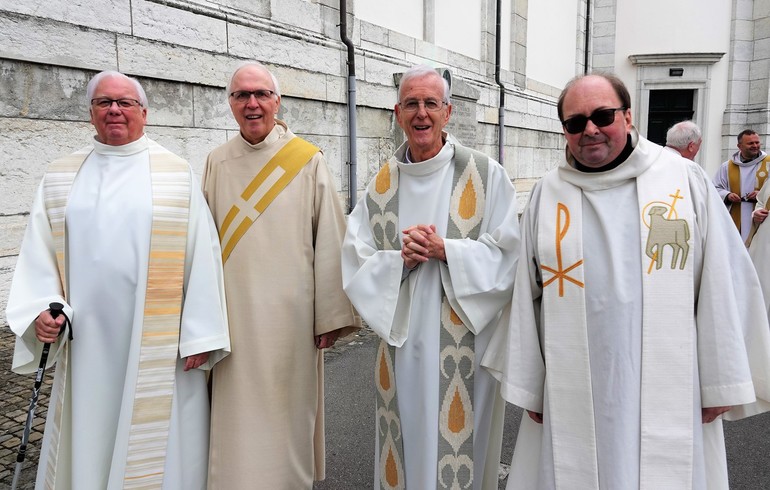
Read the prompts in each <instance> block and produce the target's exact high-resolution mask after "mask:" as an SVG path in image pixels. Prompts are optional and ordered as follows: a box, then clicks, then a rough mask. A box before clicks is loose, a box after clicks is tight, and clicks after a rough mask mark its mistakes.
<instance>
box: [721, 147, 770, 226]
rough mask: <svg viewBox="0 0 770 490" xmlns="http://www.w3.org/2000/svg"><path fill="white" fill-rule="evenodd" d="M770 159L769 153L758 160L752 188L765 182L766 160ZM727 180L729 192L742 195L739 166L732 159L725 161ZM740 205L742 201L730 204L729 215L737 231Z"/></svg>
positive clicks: (759, 186)
mask: <svg viewBox="0 0 770 490" xmlns="http://www.w3.org/2000/svg"><path fill="white" fill-rule="evenodd" d="M768 159H770V155H768V156H766V157H765V158H764V159H762V161H761V162H759V167H757V173H756V176H755V182H756V183H755V184H754V190H756V191H758V190H759V189H761V188H762V186H763V185H764V184H765V180H767V160H768ZM727 182H728V184H730V192H734V193H735V194H738V195H739V196H743V192H742V191H741V167H740V166H739V165H737V164H736V163H735V162H733V161H732V160H730V161H728V162H727ZM741 207H742V203H740V202H734V203H732V204H731V205H730V217H732V218H733V223H735V226H736V227H738V231H739V232H740V231H741Z"/></svg>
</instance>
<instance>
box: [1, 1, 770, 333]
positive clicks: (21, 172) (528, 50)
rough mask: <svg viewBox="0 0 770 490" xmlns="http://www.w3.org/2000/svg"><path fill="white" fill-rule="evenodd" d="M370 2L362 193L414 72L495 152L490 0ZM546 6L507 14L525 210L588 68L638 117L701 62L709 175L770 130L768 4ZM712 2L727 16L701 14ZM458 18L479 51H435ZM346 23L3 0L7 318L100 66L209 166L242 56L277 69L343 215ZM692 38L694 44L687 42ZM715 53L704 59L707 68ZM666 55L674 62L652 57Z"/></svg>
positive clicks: (163, 138)
mask: <svg viewBox="0 0 770 490" xmlns="http://www.w3.org/2000/svg"><path fill="white" fill-rule="evenodd" d="M372 1H374V0H347V11H348V26H349V29H348V31H349V36H350V37H351V39H352V42H353V44H354V46H355V56H356V79H357V87H356V97H357V109H356V114H357V118H358V121H357V155H356V157H357V158H356V159H357V162H358V170H357V179H356V182H355V183H354V186H355V188H356V191H357V192H360V191H361V190H363V189H364V187H365V185H366V183H367V182H368V181H369V180H370V179H371V178H372V176H373V175H374V174H375V172H376V171H377V169H378V167H379V165H380V163H381V162H382V161H383V159H385V158H386V157H387V156H389V155H390V154H391V153H392V151H393V150H394V147H395V145H396V144H398V142H400V141H401V140H402V138H403V136H402V134H401V131H400V129H399V128H398V125H397V124H396V123H395V121H394V118H393V113H392V108H393V105H394V104H395V102H396V90H397V87H396V82H395V80H394V76H393V75H394V74H395V73H400V72H403V71H405V70H406V69H407V68H408V67H410V66H412V65H414V64H417V63H427V64H430V65H432V66H436V67H438V68H442V69H447V70H449V71H450V72H451V75H452V79H453V81H454V82H453V103H454V106H455V114H454V116H453V121H452V123H451V126H450V130H451V131H452V132H453V133H455V134H459V135H461V141H463V143H464V144H466V145H469V146H473V147H475V148H477V149H479V150H481V151H484V152H486V153H488V154H489V155H492V156H495V157H496V156H497V155H498V148H497V141H498V101H499V87H498V85H497V84H496V82H495V76H494V66H495V31H496V18H495V16H496V1H495V0H473V1H467V2H462V1H458V0H446V1H438V0H410V2H409V3H408V5H409V8H410V9H414V10H415V11H416V12H418V13H420V15H421V17H420V19H421V22H422V24H421V25H417V27H413V28H412V29H413V31H414V32H411V33H410V34H409V35H407V34H404V33H402V32H399V31H398V25H395V26H394V25H391V27H390V28H388V27H383V26H382V25H377V23H378V19H377V17H376V16H372V15H364V13H365V12H369V11H367V10H366V9H369V8H372V5H373V4H372V3H371V2H372ZM538 1H539V2H545V3H546V4H547V9H546V11H545V16H546V17H543V15H544V14H543V13H542V12H543V7H542V5H543V4H542V3H540V4H537V6H538V9H535V6H536V4H534V3H532V2H531V1H530V0H502V5H503V10H501V11H502V12H504V13H505V15H504V16H503V18H502V24H503V28H504V29H503V33H504V36H503V37H504V39H502V41H501V42H502V45H503V46H502V48H503V49H502V53H503V60H502V67H503V71H502V73H501V79H502V82H503V83H504V84H505V87H506V97H505V148H504V159H503V160H504V161H503V163H504V166H505V168H506V170H507V171H508V174H509V176H510V177H511V179H512V180H513V181H514V184H515V185H516V187H517V188H518V190H519V191H520V203H521V205H522V206H523V205H524V203H525V200H526V197H527V194H528V190H529V189H530V188H531V186H532V184H533V183H534V182H535V181H536V180H537V179H538V178H539V177H541V176H542V175H543V173H544V172H545V171H546V170H547V169H549V168H551V167H552V166H554V165H555V164H556V162H557V161H558V160H559V158H560V157H561V154H562V151H563V150H562V148H563V139H562V135H561V126H560V124H559V122H558V120H557V116H556V97H557V96H558V94H559V92H560V90H561V88H562V86H563V83H564V82H566V80H567V78H568V77H569V76H572V75H574V74H579V73H583V71H584V69H585V65H586V60H587V61H588V63H587V64H588V67H589V68H593V69H603V70H608V71H615V72H616V73H618V74H619V75H620V76H621V77H622V78H623V79H624V81H625V82H626V84H627V85H628V86H629V89H630V90H631V91H632V92H633V93H632V96H633V97H634V109H633V110H634V120H635V121H638V122H640V123H644V121H645V114H644V112H643V111H644V108H645V101H646V99H645V97H649V91H650V90H652V89H655V88H660V87H668V86H675V85H676V83H683V81H682V80H681V79H680V80H672V79H670V78H668V77H669V75H668V71H667V70H668V67H669V66H678V63H679V64H681V63H683V62H687V63H690V64H689V65H686V69H685V78H687V77H690V78H688V79H686V80H684V82H686V83H688V84H689V85H686V86H687V87H692V88H693V89H694V90H696V91H697V94H698V95H697V97H698V99H697V101H696V102H697V104H696V105H697V108H696V119H697V120H698V122H699V123H700V124H701V126H702V127H703V129H704V141H705V142H704V144H705V145H706V146H705V149H704V150H702V152H703V154H702V155H701V157H700V158H702V160H701V161H700V163H701V164H702V165H704V167H705V168H706V169H707V170H708V171H709V172H711V169H712V168H713V169H715V168H716V167H715V165H718V162H719V161H721V160H722V159H723V158H724V157H725V156H726V155H727V153H728V152H729V151H730V150H731V149H732V148H734V146H735V145H734V136H735V135H736V134H737V133H738V132H739V131H740V130H741V129H743V127H745V126H750V127H752V128H753V129H755V130H757V131H759V132H760V134H762V135H766V134H767V133H768V128H767V126H768V114H769V113H770V112H769V111H768V106H769V105H770V101H769V100H768V99H769V98H770V96H769V95H768V94H770V89H769V88H768V79H769V78H770V77H769V76H768V70H769V67H770V47H769V46H770V42H768V40H770V27H768V26H770V22H769V21H768V19H770V0H754V1H752V0H729V2H727V3H730V5H729V6H727V5H725V1H724V0H702V1H698V0H683V1H682V2H677V3H676V4H675V5H676V6H677V7H676V8H678V9H680V10H682V11H685V10H686V11H688V12H689V13H692V15H694V16H695V17H696V21H694V22H691V23H689V24H688V23H686V22H685V23H682V26H681V29H682V30H676V29H673V28H668V27H665V28H663V27H661V26H660V25H659V23H660V22H663V20H665V16H663V17H662V15H663V13H662V14H661V16H657V17H654V16H651V17H650V19H649V20H644V19H641V18H640V16H639V15H638V12H637V11H635V10H634V9H637V8H641V7H639V6H638V5H640V4H639V2H635V1H634V0H538ZM704 2H705V4H714V5H720V6H722V7H720V8H721V9H722V10H719V11H718V12H717V11H716V10H715V9H709V8H708V7H703V5H704ZM396 3H398V2H396ZM575 4H576V5H575ZM652 4H655V5H652ZM685 4H686V5H685ZM404 5H407V4H404ZM413 5H417V7H413ZM665 5H672V6H673V5H674V4H671V3H670V2H669V3H668V4H667V3H666V2H665V1H664V0H651V2H650V8H656V9H660V8H663V6H665ZM566 7H569V8H566ZM463 8H466V9H467V8H474V9H477V10H478V9H480V16H479V15H478V12H475V13H474V15H473V16H467V17H468V18H469V19H470V18H471V17H472V19H473V23H474V24H473V25H469V26H468V28H467V29H462V28H460V29H455V27H452V29H453V30H452V31H451V33H450V34H451V35H452V36H459V37H460V38H461V39H462V41H463V42H468V43H473V46H474V49H469V50H464V52H465V53H466V54H461V53H459V52H457V51H453V50H452V49H449V48H447V47H445V46H442V45H441V42H442V41H441V40H442V39H443V40H444V42H445V43H446V39H447V38H448V37H447V32H442V31H441V30H442V28H443V24H442V22H445V21H446V22H448V21H447V19H449V20H452V22H456V21H457V20H458V18H459V19H460V20H462V19H463V17H464V12H463V11H462V9H463ZM688 9H689V10H688ZM709 10H714V12H713V13H710V12H709ZM560 11H561V12H562V13H564V15H567V14H569V15H573V14H574V13H575V12H576V15H574V17H575V18H574V21H573V20H568V21H567V22H565V23H564V24H559V25H560V26H561V25H565V26H567V27H566V28H559V29H554V28H553V25H554V24H553V21H552V19H553V15H554V13H556V12H560ZM339 12H340V9H339V0H24V1H18V0H0V80H2V83H0V152H1V153H2V155H3V158H2V159H0V176H1V177H2V178H0V196H2V198H0V307H2V310H3V311H4V309H5V308H4V306H5V300H6V297H7V290H8V287H9V282H10V278H11V275H12V271H13V266H14V263H15V260H16V255H17V253H18V249H19V245H20V243H21V239H22V235H23V231H24V227H25V223H26V219H27V215H26V213H27V212H28V210H29V208H30V204H31V201H32V197H33V193H34V190H35V188H36V186H37V183H38V182H39V180H40V177H41V175H42V173H43V170H44V168H45V165H46V164H47V162H48V161H50V160H51V159H53V158H55V157H57V156H60V155H64V154H67V153H69V152H71V151H72V150H75V149H77V148H79V147H82V146H84V145H85V144H87V143H88V140H89V138H90V137H91V135H92V134H93V131H92V129H91V127H90V124H89V123H88V119H89V118H88V108H87V103H86V101H85V88H86V83H87V82H88V80H89V78H90V77H91V76H93V74H94V73H96V72H98V71H101V70H105V69H113V70H119V71H121V72H124V73H126V74H129V75H131V76H134V77H137V78H138V79H139V80H140V81H141V82H142V83H143V85H144V86H145V89H146V91H147V95H148V98H149V117H148V127H147V133H148V134H149V135H150V136H151V137H152V138H154V139H155V140H157V141H158V142H159V143H161V144H163V145H164V146H166V147H168V148H170V149H171V150H173V151H175V152H177V153H179V154H181V155H182V156H184V157H186V158H187V159H189V160H190V161H191V163H192V164H193V166H194V167H195V168H196V170H197V171H200V170H201V168H202V165H203V161H204V159H205V156H206V154H207V153H208V152H209V151H210V150H211V149H212V148H214V147H215V146H218V145H220V144H222V143H224V142H225V141H227V140H228V139H229V138H230V137H231V136H233V135H234V134H235V131H237V125H236V123H235V121H234V119H233V118H232V117H231V115H230V113H229V109H228V106H227V103H226V96H225V93H224V87H225V84H226V80H227V77H228V76H229V74H230V73H231V71H232V69H233V68H234V67H235V66H236V65H237V64H238V63H239V62H240V61H242V60H245V59H256V60H259V61H261V62H263V63H265V64H267V65H268V66H269V67H270V68H271V69H272V70H273V71H274V73H275V74H276V76H277V77H278V79H279V81H280V83H281V90H282V93H283V99H282V110H281V114H280V117H281V118H282V119H285V120H286V121H287V122H288V124H289V125H290V127H291V128H292V130H293V131H294V132H295V133H297V134H299V135H301V136H303V137H305V138H307V139H308V140H310V141H311V142H313V143H315V144H317V145H319V146H320V147H321V148H323V149H324V152H325V154H326V156H327V160H328V162H329V165H330V168H331V170H332V172H333V175H334V176H335V179H336V184H337V186H338V189H339V191H340V199H342V200H344V201H345V202H346V204H347V195H348V189H349V183H348V175H349V172H348V165H347V162H348V161H349V156H348V122H347V119H348V110H347V106H346V99H347V63H346V61H347V54H346V51H345V46H344V44H343V43H342V42H341V40H340V35H339V27H338V25H339V23H340V18H339V17H340V14H339ZM369 13H371V12H369ZM410 15H411V14H410ZM709 15H711V17H709ZM452 16H454V18H453V17H452ZM363 18H366V19H368V20H362V19H363ZM396 19H398V16H396ZM442 19H443V20H442ZM661 19H663V20H661ZM669 20H670V21H671V22H672V23H673V22H674V21H675V20H676V19H674V20H671V19H669ZM469 22H470V21H469ZM645 22H646V23H645ZM382 23H383V24H387V23H386V22H384V21H383V22H382ZM418 24H419V23H418ZM447 25H448V24H447ZM452 25H453V26H454V25H460V26H462V23H459V24H457V23H455V24H452ZM671 25H673V24H671ZM570 26H574V29H575V30H574V32H573V31H571V30H570V29H571V27H570ZM714 26H716V27H714ZM717 27H718V28H717ZM565 30H566V32H564V31H565ZM629 32H633V34H634V35H629ZM637 32H638V33H640V34H638V35H637V34H636V33H637ZM698 33H700V34H699V35H701V34H702V37H704V39H705V40H707V41H708V40H709V39H710V38H709V36H711V37H715V38H716V39H715V40H714V42H713V46H711V45H710V46H709V47H708V49H706V48H699V46H702V45H704V42H703V41H704V40H703V39H701V38H698V37H697V36H694V35H693V34H698ZM703 33H705V34H703ZM712 33H714V34H713V35H712ZM691 38H694V39H693V40H692V46H690V45H687V43H685V42H683V39H684V40H687V39H691ZM656 42H657V44H656ZM453 45H455V46H457V45H458V44H457V43H454V44H453ZM693 46H694V47H693ZM556 50H562V54H564V55H565V56H562V57H561V58H560V59H566V60H567V63H568V64H569V63H571V61H570V60H574V65H573V66H569V67H567V68H566V69H565V67H564V66H563V63H562V64H561V65H562V66H560V68H561V70H560V72H559V75H558V76H555V77H554V76H549V74H548V73H547V72H548V63H545V64H543V63H541V64H540V65H541V66H545V68H539V69H538V70H540V71H537V72H536V70H535V68H534V66H535V63H534V61H535V60H542V59H546V60H547V59H548V56H550V55H552V54H553V53H554V52H555V51H556ZM682 52H684V53H685V55H687V56H684V57H682V56H681V53H682ZM704 52H706V54H710V55H711V57H708V56H706V57H705V58H704V57H703V56H702V55H703V54H704ZM468 53H479V54H478V56H475V55H469V54H468ZM586 53H587V54H586ZM670 53H679V55H680V56H679V57H678V58H677V57H674V58H670V57H668V58H667V57H666V56H663V57H660V58H656V57H655V56H654V55H666V54H670ZM688 56H689V57H688ZM693 60H694V61H693ZM693 63H695V65H693ZM693 66H695V67H696V68H697V70H695V71H693V70H691V69H690V68H691V67H693ZM543 70H545V72H543ZM565 74H566V75H565ZM554 80H556V81H554ZM698 104H699V105H698ZM640 129H643V128H640ZM642 133H643V134H644V131H642ZM0 320H2V318H0Z"/></svg>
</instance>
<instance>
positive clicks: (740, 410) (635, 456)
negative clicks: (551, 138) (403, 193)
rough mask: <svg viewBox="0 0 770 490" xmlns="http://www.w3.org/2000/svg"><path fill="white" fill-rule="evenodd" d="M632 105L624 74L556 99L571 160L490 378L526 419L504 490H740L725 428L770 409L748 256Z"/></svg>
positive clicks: (700, 180)
mask: <svg viewBox="0 0 770 490" xmlns="http://www.w3.org/2000/svg"><path fill="white" fill-rule="evenodd" d="M629 105H630V96H629V94H628V91H627V90H626V88H625V86H624V85H623V83H622V82H621V81H620V80H619V79H618V78H616V77H614V76H611V75H588V76H582V77H578V78H576V79H573V80H572V81H571V82H569V83H568V84H567V86H566V88H565V89H564V90H563V91H562V93H561V96H560V97H559V101H558V104H557V109H558V115H559V119H560V120H561V121H562V124H563V127H564V136H565V138H566V140H567V149H566V155H565V156H566V159H565V160H564V161H562V162H560V163H559V165H558V167H557V168H555V169H553V170H552V171H550V172H549V173H547V174H546V175H545V176H544V177H543V179H542V180H540V181H539V182H538V183H537V184H536V186H535V187H534V188H533V190H532V194H531V197H530V201H529V204H528V206H527V209H526V211H525V212H524V215H523V217H522V223H521V226H522V254H521V256H520V258H519V268H518V271H517V275H516V283H515V285H514V289H513V291H514V295H513V301H512V306H511V314H510V318H509V321H508V322H507V328H502V329H499V330H498V332H497V334H496V337H495V338H493V339H492V342H491V345H492V347H491V348H490V349H488V350H487V353H486V355H485V358H484V360H483V361H482V364H483V365H484V366H485V367H488V368H489V369H490V370H491V371H492V372H493V373H494V374H495V376H496V377H498V378H499V379H500V380H501V391H502V394H503V397H504V398H505V399H506V400H508V401H510V402H511V403H514V404H516V405H518V406H520V407H522V408H524V409H526V410H527V414H528V415H527V416H524V417H522V423H521V427H520V429H519V436H518V440H517V443H516V449H515V451H514V457H513V462H512V466H511V473H510V475H509V477H508V488H509V489H512V488H524V489H528V490H532V489H554V488H580V489H583V490H590V489H606V490H609V489H617V488H624V489H633V488H677V489H689V488H692V489H705V488H707V487H708V488H709V489H720V488H721V489H727V488H728V482H727V468H726V458H725V453H724V438H723V434H722V426H721V420H720V419H719V417H720V415H723V414H724V416H730V417H733V418H740V417H744V416H747V415H751V414H754V413H758V412H759V411H765V410H767V409H768V408H770V405H768V403H767V401H766V400H768V399H770V385H769V384H768V383H769V381H768V377H767V373H768V372H770V371H768V370H769V369H770V332H769V331H768V323H767V315H766V314H765V311H764V305H763V304H762V299H761V292H760V288H759V283H758V281H757V277H756V274H755V273H754V271H753V267H752V265H751V262H750V261H749V257H748V255H747V254H746V253H745V251H744V250H745V249H744V247H742V246H741V243H740V238H739V237H738V235H737V234H736V233H734V232H732V231H730V228H731V227H732V226H733V225H732V223H731V221H730V218H729V216H728V214H727V212H726V211H725V208H724V206H723V205H722V203H721V202H720V199H719V197H718V195H717V194H716V192H715V190H714V187H713V186H712V185H711V182H710V181H709V179H708V176H706V175H705V173H704V172H703V170H702V169H701V168H700V167H699V166H698V165H697V164H695V163H694V162H691V161H690V160H686V159H684V158H682V157H680V156H678V155H674V154H673V153H672V152H669V151H665V150H664V149H663V148H662V147H660V146H658V145H656V144H654V143H651V142H650V141H648V140H646V139H644V138H643V137H641V136H639V135H638V133H637V132H636V130H635V129H634V128H633V126H632V125H631V111H630V108H629ZM661 210H662V211H663V213H662V215H661ZM672 230H673V231H672ZM657 254H662V257H660V258H661V259H662V260H661V261H660V262H658V260H657V259H658V255H657ZM731 407H732V408H731Z"/></svg>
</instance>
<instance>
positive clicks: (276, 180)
mask: <svg viewBox="0 0 770 490" xmlns="http://www.w3.org/2000/svg"><path fill="white" fill-rule="evenodd" d="M319 151H321V150H320V149H319V148H318V147H317V146H315V145H313V144H312V143H309V142H307V141H305V140H303V139H302V138H299V137H296V136H295V137H294V138H292V139H291V140H289V142H288V143H286V145H284V147H283V148H281V149H280V150H279V151H278V153H276V154H275V155H273V158H271V159H270V161H268V162H267V163H266V164H265V166H264V167H262V169H261V170H260V171H259V172H258V173H257V175H256V176H255V177H254V178H253V179H252V180H251V182H249V184H248V185H247V186H246V189H245V190H244V191H243V192H242V193H241V195H240V200H239V201H238V202H236V203H235V204H233V206H232V207H231V208H230V211H228V212H227V215H225V219H224V220H223V221H222V227H221V229H220V230H219V241H220V243H221V244H222V264H223V265H224V263H226V262H227V259H228V258H229V257H230V254H231V253H232V251H233V249H234V248H235V246H236V245H237V244H238V241H239V240H240V239H241V238H242V237H243V235H245V234H246V231H248V229H249V228H250V227H251V225H252V224H254V222H255V221H256V220H257V218H259V216H260V215H262V213H264V212H265V209H267V207H268V206H269V205H270V203H272V202H273V199H275V198H276V197H278V194H280V193H281V191H282V190H284V189H285V188H286V186H287V185H289V182H291V181H292V180H293V179H294V177H296V176H297V174H298V173H299V171H300V170H302V168H303V167H304V166H305V165H307V164H308V163H309V162H310V159H311V158H312V157H313V155H315V154H316V153H318V152H319Z"/></svg>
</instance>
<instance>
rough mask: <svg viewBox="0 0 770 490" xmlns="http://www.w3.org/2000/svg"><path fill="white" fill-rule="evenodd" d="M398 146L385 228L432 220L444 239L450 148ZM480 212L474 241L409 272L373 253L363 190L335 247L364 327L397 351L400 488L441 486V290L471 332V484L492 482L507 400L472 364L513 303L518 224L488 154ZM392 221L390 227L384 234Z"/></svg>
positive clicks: (392, 258)
mask: <svg viewBox="0 0 770 490" xmlns="http://www.w3.org/2000/svg"><path fill="white" fill-rule="evenodd" d="M450 141H451V140H450ZM405 152H406V144H405V145H403V146H402V147H401V148H400V149H399V150H398V151H397V152H396V155H395V157H394V158H392V159H391V160H390V162H389V165H398V171H399V177H398V189H397V192H398V217H397V224H395V223H394V224H388V225H387V226H385V228H386V229H387V230H388V231H387V233H397V234H398V235H399V237H400V235H401V230H404V229H406V228H407V227H409V226H412V225H417V224H434V225H435V226H436V232H437V233H438V234H439V235H441V236H442V237H446V234H447V226H448V225H447V220H448V215H449V209H450V195H451V194H452V189H453V187H454V183H453V175H454V168H455V159H454V154H455V149H454V145H453V144H452V143H451V142H448V143H446V144H445V145H444V147H443V149H442V150H441V151H440V152H439V154H438V155H436V156H435V157H433V158H431V159H429V160H426V161H423V162H419V163H405V162H406V161H407V158H406V156H405ZM483 216H484V218H483V221H481V225H480V226H481V229H480V233H479V236H478V239H477V240H472V239H467V238H466V239H450V238H445V239H444V246H445V250H446V263H443V262H441V263H440V262H439V261H437V260H430V261H428V262H425V263H422V264H420V265H419V266H418V267H417V268H416V269H415V270H413V271H412V272H409V273H408V275H407V274H406V271H405V268H404V262H403V259H402V258H401V253H400V249H399V250H379V249H378V246H377V244H376V242H375V237H374V233H373V230H372V224H371V223H370V210H369V209H368V207H367V198H366V196H364V197H363V198H362V199H361V200H360V201H359V202H358V204H357V205H356V207H355V209H354V210H353V212H352V213H351V214H350V218H349V221H348V229H347V234H346V236H345V241H344V243H343V247H342V256H343V260H342V270H343V286H344V288H345V292H346V293H347V294H348V297H350V299H351V302H352V303H353V305H354V306H355V308H356V309H357V311H358V312H359V313H360V314H361V317H362V318H363V319H364V320H365V321H366V322H367V323H368V324H369V326H370V327H371V328H372V329H373V330H374V331H375V332H376V333H377V334H378V335H379V336H380V337H381V338H382V339H384V340H385V341H386V342H387V343H388V344H390V345H392V346H395V347H396V349H395V366H396V367H395V386H396V392H397V393H398V411H399V412H400V417H401V431H400V434H402V435H403V451H404V455H403V460H404V466H405V468H404V470H405V480H406V482H405V484H406V488H419V489H422V490H430V489H433V488H438V487H437V468H438V467H439V461H438V450H437V446H438V441H439V433H438V432H439V431H438V427H439V408H440V407H439V402H440V398H441V397H440V393H439V376H440V373H439V359H440V358H442V357H441V356H442V353H441V352H440V339H439V337H440V333H441V320H440V316H441V310H442V296H444V295H446V298H447V300H448V301H449V303H450V304H451V307H452V309H453V310H454V311H455V312H456V313H457V315H458V316H459V317H460V318H462V320H463V323H464V324H465V326H466V327H467V328H468V329H469V330H470V331H471V333H472V334H473V335H474V336H475V360H474V363H473V364H474V365H473V368H474V371H473V373H474V375H473V378H474V379H473V383H474V390H473V393H472V394H471V397H472V403H473V416H474V417H473V448H472V459H473V464H472V466H473V486H472V488H473V489H475V490H481V489H482V488H483V489H488V488H497V476H496V475H497V469H498V461H499V456H500V445H501V441H502V439H501V435H502V434H501V433H502V421H503V419H502V417H503V412H504V404H503V403H502V400H501V398H500V397H499V394H498V393H497V391H498V384H497V382H496V381H495V380H494V379H493V378H492V377H491V376H490V375H489V374H488V373H486V372H485V371H483V370H480V369H479V361H480V359H481V356H482V354H483V353H484V351H485V350H486V348H487V345H488V343H489V339H490V338H491V336H492V334H493V332H494V328H495V326H496V323H497V319H498V317H499V314H500V310H501V309H502V308H503V307H504V306H505V304H506V303H507V302H508V301H509V300H510V291H511V289H510V288H511V285H512V281H513V271H514V269H515V264H516V256H517V253H518V245H519V229H518V220H517V215H516V199H515V191H514V189H513V186H512V185H511V182H510V179H509V178H508V176H507V174H506V172H505V170H504V169H503V167H502V166H500V165H499V164H498V163H496V162H494V161H492V160H491V159H490V160H489V171H488V175H487V183H486V204H485V206H484V215H483ZM392 226H395V227H396V228H395V229H394V230H391V227H392ZM396 240H398V241H399V243H400V238H396ZM379 437H381V436H380V433H379V430H378V438H379ZM378 440H379V439H378ZM376 447H377V454H376V459H375V461H377V462H378V464H376V465H375V488H381V486H380V479H381V476H382V475H381V474H380V468H379V462H380V457H381V455H380V454H379V448H380V444H379V442H378V444H377V445H376ZM482 485H483V486H482Z"/></svg>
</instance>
